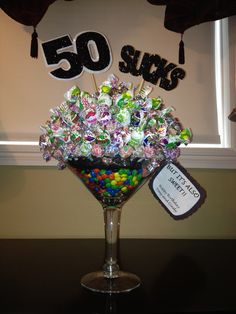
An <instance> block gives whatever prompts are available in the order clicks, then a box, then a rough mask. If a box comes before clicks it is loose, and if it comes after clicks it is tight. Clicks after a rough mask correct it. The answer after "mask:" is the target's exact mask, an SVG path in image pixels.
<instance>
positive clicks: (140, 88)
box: [138, 79, 145, 93]
mask: <svg viewBox="0 0 236 314" xmlns="http://www.w3.org/2000/svg"><path fill="white" fill-rule="evenodd" d="M144 82H145V81H144V79H142V81H141V83H140V84H139V88H138V93H140V92H141V90H142V88H143V85H144Z"/></svg>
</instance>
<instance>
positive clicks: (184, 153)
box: [0, 145, 236, 169]
mask: <svg viewBox="0 0 236 314" xmlns="http://www.w3.org/2000/svg"><path fill="white" fill-rule="evenodd" d="M179 161H180V163H181V164H182V165H183V166H184V167H186V168H222V169H236V151H235V150H234V149H232V148H214V147H213V148H208V147H207V148H195V147H183V148H181V157H180V158H179ZM56 163H57V162H56V161H55V160H51V161H49V162H45V161H44V160H43V157H42V154H41V152H40V150H39V146H38V145H7V146H6V145H0V164H1V165H15V166H55V165H56Z"/></svg>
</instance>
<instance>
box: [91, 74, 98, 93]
mask: <svg viewBox="0 0 236 314" xmlns="http://www.w3.org/2000/svg"><path fill="white" fill-rule="evenodd" d="M92 78H93V84H94V88H95V91H96V92H97V91H98V86H97V82H96V79H95V75H94V74H93V73H92Z"/></svg>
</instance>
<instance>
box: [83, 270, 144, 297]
mask: <svg viewBox="0 0 236 314" xmlns="http://www.w3.org/2000/svg"><path fill="white" fill-rule="evenodd" d="M140 283H141V281H140V279H139V277H138V276H136V275H134V274H132V273H128V272H123V271H119V276H118V277H116V278H111V279H110V278H106V277H104V273H103V271H96V272H92V273H89V274H87V275H85V276H83V277H82V279H81V285H82V286H83V287H84V288H87V289H89V290H91V291H94V292H101V293H122V292H129V291H131V290H133V289H135V288H138V287H139V286H140Z"/></svg>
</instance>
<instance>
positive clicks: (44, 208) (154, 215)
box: [0, 166, 236, 238]
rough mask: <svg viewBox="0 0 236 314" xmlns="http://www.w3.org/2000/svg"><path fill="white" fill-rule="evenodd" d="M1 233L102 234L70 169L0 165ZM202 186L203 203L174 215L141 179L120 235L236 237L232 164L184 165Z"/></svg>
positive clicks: (98, 214)
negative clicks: (213, 166) (224, 166)
mask: <svg viewBox="0 0 236 314" xmlns="http://www.w3.org/2000/svg"><path fill="white" fill-rule="evenodd" d="M0 173H1V180H0V192H1V199H0V238H77V237H103V216H102V209H101V207H100V205H99V203H98V202H97V201H96V200H95V199H94V198H93V196H92V195H90V193H89V192H88V191H87V190H86V188H85V187H84V186H83V185H82V184H81V183H80V182H79V181H78V179H77V178H76V177H75V176H74V175H73V174H72V173H71V172H70V171H69V170H64V171H58V170H57V169H56V167H55V168H54V167H23V166H22V167H19V166H1V167H0ZM189 173H190V174H191V175H192V176H194V178H195V179H196V180H197V181H198V182H199V183H200V184H201V185H202V186H204V188H205V189H206V190H207V194H208V195H207V199H206V202H205V204H204V205H203V206H202V207H201V208H200V209H198V211H197V212H195V213H194V214H193V215H192V216H191V217H189V218H187V219H185V220H181V221H175V220H173V218H171V217H170V216H169V215H168V214H167V213H166V211H165V210H164V209H163V208H162V207H160V205H159V203H158V202H157V201H156V200H155V199H154V197H153V196H152V194H151V192H150V190H149V187H148V186H147V185H146V186H145V187H143V188H142V189H141V190H140V191H138V192H137V194H136V195H135V196H134V197H133V198H131V199H130V200H129V201H128V202H127V204H126V205H125V206H124V208H123V213H122V223H121V236H122V237H145V238H236V206H235V195H236V194H235V179H236V170H215V169H210V170H208V169H189Z"/></svg>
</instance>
